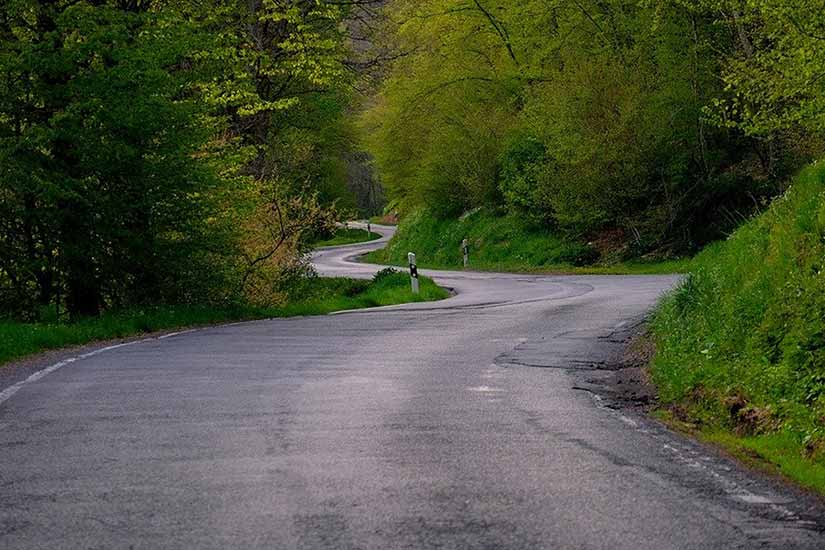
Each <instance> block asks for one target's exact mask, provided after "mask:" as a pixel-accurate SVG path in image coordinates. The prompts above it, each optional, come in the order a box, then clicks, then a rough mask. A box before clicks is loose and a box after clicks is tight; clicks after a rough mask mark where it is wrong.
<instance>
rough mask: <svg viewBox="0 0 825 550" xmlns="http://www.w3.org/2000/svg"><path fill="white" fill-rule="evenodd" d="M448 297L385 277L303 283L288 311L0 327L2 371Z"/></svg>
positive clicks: (183, 312) (150, 313)
mask: <svg viewBox="0 0 825 550" xmlns="http://www.w3.org/2000/svg"><path fill="white" fill-rule="evenodd" d="M448 295H449V294H448V292H447V291H446V290H444V289H442V288H440V287H439V286H437V285H436V284H435V283H434V282H433V281H432V280H430V279H428V278H426V277H422V278H421V294H419V295H414V294H413V293H412V291H411V290H410V283H409V277H408V276H407V275H405V274H402V273H389V272H384V273H382V274H379V275H377V276H376V277H375V278H374V279H373V280H372V281H359V280H354V279H343V278H340V279H327V278H315V279H309V280H307V281H305V282H304V283H302V284H301V285H300V287H299V288H296V289H295V291H294V292H293V297H292V299H291V300H290V301H289V302H288V303H287V304H286V305H284V306H282V307H273V308H261V307H253V306H249V305H234V306H227V307H209V306H156V307H147V308H142V309H134V310H130V311H123V312H119V313H106V314H104V315H102V316H100V317H95V318H91V319H85V320H82V321H78V322H74V323H18V322H9V321H6V322H0V365H2V364H4V363H7V362H9V361H12V360H14V359H20V358H22V357H25V356H27V355H33V354H35V353H39V352H42V351H47V350H52V349H58V348H63V347H67V346H75V345H81V344H87V343H90V342H94V341H99V340H112V339H117V338H125V337H129V336H134V335H138V334H143V333H149V332H157V331H162V330H171V329H177V328H182V327H192V326H201V325H210V324H216V323H223V322H231V321H240V320H252V319H264V318H270V317H293V316H298V315H321V314H325V313H331V312H333V311H341V310H348V309H361V308H367V307H375V306H386V305H394V304H401V303H407V302H423V301H432V300H440V299H443V298H446V297H448Z"/></svg>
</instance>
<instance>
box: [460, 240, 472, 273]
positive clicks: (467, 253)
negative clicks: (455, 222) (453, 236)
mask: <svg viewBox="0 0 825 550" xmlns="http://www.w3.org/2000/svg"><path fill="white" fill-rule="evenodd" d="M461 252H462V253H463V254H464V268H465V269H466V268H467V266H469V265H470V243H469V242H468V241H467V239H464V240H463V241H461Z"/></svg>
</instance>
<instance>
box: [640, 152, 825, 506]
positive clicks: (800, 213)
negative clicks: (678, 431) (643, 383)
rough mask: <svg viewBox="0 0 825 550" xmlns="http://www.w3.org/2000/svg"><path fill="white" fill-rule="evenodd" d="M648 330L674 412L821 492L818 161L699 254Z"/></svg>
mask: <svg viewBox="0 0 825 550" xmlns="http://www.w3.org/2000/svg"><path fill="white" fill-rule="evenodd" d="M651 329H652V332H653V335H654V338H655V341H656V348H657V353H656V356H655V358H654V360H653V363H652V365H651V375H652V379H653V381H654V383H655V384H656V385H657V387H658V390H659V395H660V399H661V401H662V404H663V406H664V407H665V409H666V410H667V412H668V414H669V415H670V416H671V417H672V418H674V419H676V420H678V421H680V422H683V423H687V424H689V425H691V426H693V429H694V430H695V431H696V432H697V433H698V434H700V436H701V437H703V438H706V439H708V440H710V441H713V442H715V443H718V444H720V445H722V446H723V447H725V448H727V449H729V450H731V452H733V453H734V454H737V455H740V456H741V455H750V456H752V457H755V456H758V458H759V460H761V461H764V462H765V463H769V464H772V465H774V467H775V468H777V471H779V472H780V473H782V474H783V475H785V476H787V477H789V478H791V479H793V480H794V481H796V482H798V483H799V484H801V485H803V486H806V487H811V488H814V489H817V490H818V491H821V492H823V493H825V165H821V164H820V165H818V166H817V165H815V166H813V167H811V168H810V169H808V170H806V171H805V172H803V173H802V174H801V175H800V176H799V177H798V178H796V180H795V181H794V182H793V184H792V186H791V188H790V189H789V191H788V192H787V193H786V194H785V196H784V197H782V198H781V199H778V200H776V201H775V202H774V204H773V205H772V206H771V207H770V208H769V209H768V210H767V211H766V212H765V213H763V214H762V215H760V216H758V217H756V218H754V219H752V220H751V221H749V222H748V223H746V224H745V225H743V226H742V227H741V228H740V229H739V230H738V231H737V232H736V233H735V234H734V235H732V236H731V238H729V239H728V240H727V241H725V242H722V243H718V244H716V245H713V246H711V247H709V248H707V249H706V250H705V251H704V252H702V253H701V254H700V255H699V256H697V258H696V259H695V260H694V262H693V264H692V269H691V272H690V275H689V276H688V278H687V279H686V281H685V282H684V284H683V285H682V286H681V287H680V288H679V289H677V290H676V291H675V292H674V293H673V294H672V295H671V296H670V297H669V298H667V299H666V300H665V301H664V302H663V303H662V304H661V305H660V307H659V309H658V311H657V313H656V314H655V316H654V319H653V321H652V323H651Z"/></svg>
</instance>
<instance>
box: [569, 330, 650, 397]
mask: <svg viewBox="0 0 825 550" xmlns="http://www.w3.org/2000/svg"><path fill="white" fill-rule="evenodd" d="M611 339H613V340H614V341H615V340H619V341H621V342H624V343H623V345H621V347H620V349H621V351H620V352H619V353H617V355H616V356H615V357H613V358H612V359H611V360H609V361H608V362H606V363H605V365H604V366H603V367H601V368H600V369H599V370H597V371H594V372H592V373H587V374H586V375H583V378H584V379H583V381H582V382H583V383H582V384H580V385H579V386H580V387H579V389H586V390H588V391H592V392H593V393H595V394H597V395H599V396H600V397H601V398H602V399H603V400H604V402H605V404H606V405H607V406H608V407H611V408H616V409H620V408H621V409H628V408H630V409H634V410H637V411H640V412H649V411H651V410H653V408H654V407H655V406H656V403H657V393H656V388H655V387H654V385H653V383H652V382H651V380H650V376H649V374H648V371H647V366H648V364H649V363H650V361H651V360H652V359H653V355H654V354H655V353H656V347H655V345H654V343H653V339H652V338H651V337H650V336H649V334H648V333H647V330H646V329H645V325H644V324H643V323H641V322H639V323H637V324H634V325H630V326H629V328H628V329H626V330H625V331H623V332H620V333H617V334H614V335H613V336H612V337H611Z"/></svg>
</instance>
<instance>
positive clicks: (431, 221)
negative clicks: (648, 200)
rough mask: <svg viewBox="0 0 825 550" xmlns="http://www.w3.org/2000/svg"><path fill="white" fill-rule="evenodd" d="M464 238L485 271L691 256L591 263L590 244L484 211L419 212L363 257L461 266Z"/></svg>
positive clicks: (637, 268) (632, 265)
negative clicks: (454, 215) (410, 256)
mask: <svg viewBox="0 0 825 550" xmlns="http://www.w3.org/2000/svg"><path fill="white" fill-rule="evenodd" d="M464 238H467V239H468V241H469V243H470V269H475V270H481V271H512V272H528V273H529V272H539V273H540V272H555V273H583V274H584V273H594V274H600V273H605V274H607V273H676V272H682V271H685V270H686V268H687V265H688V260H672V261H656V262H643V261H637V262H624V263H617V264H611V265H598V264H596V265H593V264H592V262H594V261H596V259H597V258H598V253H597V252H596V251H595V250H594V249H593V248H591V247H589V246H587V245H586V244H582V243H576V242H571V241H569V240H565V239H563V238H561V237H559V236H558V235H556V234H554V233H552V232H550V231H544V230H537V229H533V228H530V227H528V226H527V225H526V224H524V223H523V222H522V221H521V220H520V219H519V218H517V217H515V216H503V217H502V216H496V215H494V214H492V213H491V212H488V211H485V210H478V211H474V212H472V213H470V214H468V215H465V216H462V217H461V218H460V219H448V220H443V219H438V218H436V217H434V216H432V215H431V214H430V213H429V212H427V211H418V212H415V213H413V214H411V215H409V216H408V217H407V218H405V219H404V221H403V222H402V223H401V225H400V226H399V227H398V232H397V233H396V234H395V237H393V239H392V240H391V241H390V242H389V243H388V245H387V247H386V248H384V249H383V250H377V251H375V252H372V253H370V254H368V255H367V256H366V257H365V259H364V261H366V262H372V263H380V264H389V265H406V263H407V253H408V252H415V253H416V254H417V260H418V265H419V266H420V267H424V268H431V269H458V268H461V267H462V265H463V259H462V253H461V241H462V240H463V239H464Z"/></svg>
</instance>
